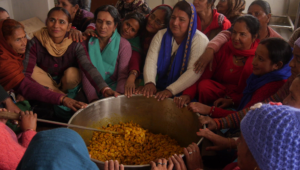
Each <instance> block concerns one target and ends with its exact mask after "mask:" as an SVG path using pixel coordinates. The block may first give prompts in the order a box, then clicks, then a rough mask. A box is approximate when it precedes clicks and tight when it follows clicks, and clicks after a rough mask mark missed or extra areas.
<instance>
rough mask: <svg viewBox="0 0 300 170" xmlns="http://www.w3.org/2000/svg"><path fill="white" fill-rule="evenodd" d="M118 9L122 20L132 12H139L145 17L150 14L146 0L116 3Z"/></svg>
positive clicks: (119, 0) (119, 1)
mask: <svg viewBox="0 0 300 170" xmlns="http://www.w3.org/2000/svg"><path fill="white" fill-rule="evenodd" d="M116 8H117V9H118V11H119V13H120V15H121V18H124V17H125V16H126V15H127V14H128V13H130V12H132V11H137V12H139V13H142V14H144V15H147V14H149V12H150V10H151V9H150V8H149V6H148V4H147V3H146V2H145V1H144V0H134V1H133V2H131V3H127V2H125V0H118V1H117V3H116Z"/></svg>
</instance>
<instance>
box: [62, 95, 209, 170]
mask: <svg viewBox="0 0 300 170" xmlns="http://www.w3.org/2000/svg"><path fill="white" fill-rule="evenodd" d="M134 96H143V95H142V94H136V95H132V97H134ZM118 97H126V98H127V96H125V95H120V96H118ZM118 97H107V98H104V99H101V100H97V101H94V102H93V103H90V104H89V105H88V106H87V107H86V108H88V107H91V106H93V105H94V104H96V103H100V102H103V101H106V100H110V99H113V98H118ZM152 97H154V95H153V96H152ZM165 100H173V99H171V98H168V99H165ZM83 110H84V109H80V110H78V111H77V112H76V113H75V114H74V115H73V116H72V117H71V119H70V120H69V122H68V124H71V122H72V120H73V118H74V117H76V116H77V115H78V114H79V113H80V112H82V111H83ZM195 114H196V115H197V116H198V117H199V116H200V114H199V113H195ZM205 128H206V126H205V125H204V126H203V129H205ZM202 140H203V137H202V138H200V140H199V141H198V143H197V145H199V144H200V143H201V142H202ZM183 157H184V155H183ZM91 160H92V161H94V162H97V163H102V164H104V162H103V161H99V160H97V159H93V158H91ZM149 166H150V164H144V165H124V168H143V167H149Z"/></svg>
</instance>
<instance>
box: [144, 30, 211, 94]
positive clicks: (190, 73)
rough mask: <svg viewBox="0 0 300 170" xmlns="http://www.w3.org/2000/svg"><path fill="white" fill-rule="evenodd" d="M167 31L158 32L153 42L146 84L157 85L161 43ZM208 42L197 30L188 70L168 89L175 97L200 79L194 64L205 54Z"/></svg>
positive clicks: (145, 69)
mask: <svg viewBox="0 0 300 170" xmlns="http://www.w3.org/2000/svg"><path fill="white" fill-rule="evenodd" d="M166 31H167V29H162V30H160V31H158V32H157V33H156V35H155V36H154V37H153V39H152V41H151V44H150V47H149V50H148V54H147V57H146V61H145V66H144V81H145V84H147V83H150V82H152V83H154V84H156V81H155V78H156V74H157V60H158V55H159V51H160V47H161V41H162V38H163V36H164V34H165V32H166ZM208 42H209V40H208V38H207V37H206V35H204V34H203V33H201V32H200V31H199V30H197V31H196V33H195V35H194V37H193V41H192V47H191V52H190V57H189V61H188V67H187V70H186V71H185V72H184V73H183V74H182V75H181V76H180V77H179V78H178V79H177V80H176V81H175V82H174V83H172V84H171V85H170V86H168V87H167V89H168V90H170V91H171V92H172V94H173V95H176V94H178V93H180V92H182V91H183V90H185V89H186V88H188V87H190V86H191V85H193V84H194V83H195V82H196V81H197V80H198V79H199V78H200V76H201V74H196V73H195V72H194V70H193V69H194V63H195V62H196V61H197V60H198V58H199V57H200V56H201V55H202V54H203V52H204V51H205V48H206V46H207V44H208ZM175 44H176V43H175ZM173 46H174V43H173ZM178 47H179V46H177V47H175V46H174V47H172V52H173V51H176V50H177V49H178Z"/></svg>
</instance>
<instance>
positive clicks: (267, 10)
mask: <svg viewBox="0 0 300 170" xmlns="http://www.w3.org/2000/svg"><path fill="white" fill-rule="evenodd" d="M252 5H258V6H260V7H261V8H262V9H263V11H264V12H265V13H266V14H267V15H268V14H271V7H270V4H269V2H267V1H264V0H255V1H253V2H252V3H251V4H250V6H249V8H250V7H251V6H252ZM249 8H248V9H249Z"/></svg>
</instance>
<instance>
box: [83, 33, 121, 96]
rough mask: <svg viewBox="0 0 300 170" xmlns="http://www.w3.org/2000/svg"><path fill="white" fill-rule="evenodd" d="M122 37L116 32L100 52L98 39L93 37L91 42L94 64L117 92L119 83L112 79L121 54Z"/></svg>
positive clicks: (90, 48) (90, 49) (90, 53)
mask: <svg viewBox="0 0 300 170" xmlns="http://www.w3.org/2000/svg"><path fill="white" fill-rule="evenodd" d="M120 40H121V36H120V34H119V33H118V31H115V32H114V34H113V35H112V37H111V38H110V42H109V43H108V44H107V45H106V47H105V48H104V49H103V50H102V51H100V45H99V40H98V38H95V37H91V38H90V41H89V44H88V45H89V55H90V58H91V61H92V63H93V64H94V66H95V67H96V68H97V70H98V71H99V73H100V74H101V76H102V77H103V79H104V81H105V82H106V83H107V85H108V86H109V87H110V88H111V89H113V90H116V88H117V82H116V81H113V80H112V79H111V76H112V74H113V73H114V71H115V67H116V62H117V58H118V54H119V47H120Z"/></svg>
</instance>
